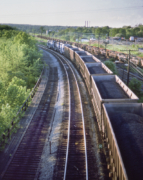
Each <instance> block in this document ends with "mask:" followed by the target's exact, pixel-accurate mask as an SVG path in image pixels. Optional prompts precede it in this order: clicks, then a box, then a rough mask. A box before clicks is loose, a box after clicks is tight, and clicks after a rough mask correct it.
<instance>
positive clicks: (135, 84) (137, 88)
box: [129, 78, 142, 97]
mask: <svg viewBox="0 0 143 180" xmlns="http://www.w3.org/2000/svg"><path fill="white" fill-rule="evenodd" d="M141 86H142V83H141V82H140V81H139V80H137V79H136V78H133V79H132V80H131V81H130V82H129V88H130V89H131V90H132V91H133V92H134V93H135V94H136V95H137V96H139V97H141V96H142V92H141Z"/></svg>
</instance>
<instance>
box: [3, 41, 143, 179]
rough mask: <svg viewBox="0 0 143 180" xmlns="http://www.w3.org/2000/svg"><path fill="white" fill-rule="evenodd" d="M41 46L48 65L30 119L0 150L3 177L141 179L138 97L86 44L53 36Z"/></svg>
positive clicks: (142, 121) (142, 157)
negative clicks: (81, 44) (78, 44)
mask: <svg viewBox="0 0 143 180" xmlns="http://www.w3.org/2000/svg"><path fill="white" fill-rule="evenodd" d="M39 48H40V49H42V51H43V60H44V61H45V63H46V64H47V65H48V66H45V68H44V72H43V76H42V80H41V83H40V85H39V88H38V90H37V92H36V94H35V96H34V98H35V99H33V102H32V103H33V106H29V110H27V115H26V116H27V117H28V121H27V122H25V119H27V117H26V116H25V117H24V118H25V119H24V118H23V119H22V120H21V126H22V127H21V128H20V129H19V130H18V132H17V133H16V134H14V135H12V137H11V140H9V144H7V145H6V148H5V150H3V151H2V152H1V153H0V157H1V166H0V174H1V176H0V178H1V179H8V180H10V179H11V180H16V179H17V180H18V179H19V180H22V179H24V180H26V179H30V180H32V179H40V180H42V179H55V180H60V179H64V180H70V179H73V180H75V179H79V180H80V179H82V180H84V179H85V180H88V179H89V180H93V179H103V180H106V179H107V180H108V179H109V180H110V179H112V180H135V179H138V180H141V179H142V178H143V172H142V169H143V164H142V162H143V155H142V152H143V146H142V140H143V136H142V132H143V126H142V124H143V113H142V104H141V103H137V102H138V97H137V96H136V95H135V94H134V93H133V92H132V91H131V90H130V89H129V88H128V87H127V85H126V84H125V83H124V82H123V81H122V80H121V79H120V78H119V77H118V76H117V75H113V72H112V71H111V70H110V69H108V68H107V67H106V66H105V65H104V64H103V63H102V62H101V61H100V59H98V58H97V57H95V56H94V55H93V54H91V53H90V52H87V51H85V49H83V48H81V47H77V46H75V45H72V44H68V43H66V42H63V41H59V40H52V39H49V41H48V43H47V47H46V46H43V45H40V46H39ZM30 109H31V111H30ZM28 112H29V113H30V112H31V115H30V117H29V114H28ZM17 136H18V137H19V138H16V137H17ZM11 149H12V150H11Z"/></svg>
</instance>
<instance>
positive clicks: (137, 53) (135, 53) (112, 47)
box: [92, 44, 143, 57]
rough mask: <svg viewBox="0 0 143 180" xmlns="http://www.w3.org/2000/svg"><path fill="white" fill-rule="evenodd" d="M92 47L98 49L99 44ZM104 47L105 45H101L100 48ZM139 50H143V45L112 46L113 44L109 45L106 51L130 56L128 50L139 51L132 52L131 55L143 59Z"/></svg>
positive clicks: (142, 54)
mask: <svg viewBox="0 0 143 180" xmlns="http://www.w3.org/2000/svg"><path fill="white" fill-rule="evenodd" d="M92 46H96V47H98V44H92ZM101 46H102V47H104V46H103V45H100V47H101ZM138 48H143V45H112V44H107V46H106V49H108V50H113V51H118V52H122V53H126V54H128V52H129V51H128V50H129V49H131V50H137V51H132V52H131V54H132V55H135V56H139V57H143V53H141V52H139V51H138ZM122 50H127V51H122Z"/></svg>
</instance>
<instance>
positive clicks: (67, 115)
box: [1, 47, 108, 180]
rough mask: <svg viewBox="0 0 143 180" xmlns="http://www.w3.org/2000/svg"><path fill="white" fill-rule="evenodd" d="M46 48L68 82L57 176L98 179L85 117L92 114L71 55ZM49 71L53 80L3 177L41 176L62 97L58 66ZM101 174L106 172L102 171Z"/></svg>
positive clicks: (10, 179)
mask: <svg viewBox="0 0 143 180" xmlns="http://www.w3.org/2000/svg"><path fill="white" fill-rule="evenodd" d="M42 48H43V47H42ZM45 50H46V51H48V52H50V53H51V54H53V55H54V56H55V57H56V59H57V60H58V61H59V63H60V67H61V69H62V73H63V80H64V84H65V85H64V93H65V95H64V97H65V98H64V104H63V113H62V116H63V121H62V128H61V129H62V132H61V139H60V145H59V148H58V152H57V162H56V166H55V169H54V173H53V179H56V180H57V179H58V180H60V179H62V180H63V179H64V180H70V179H78V180H80V179H82V180H84V179H86V180H88V179H96V178H98V177H99V176H98V174H100V173H98V172H97V171H98V170H99V166H98V165H96V166H98V167H96V168H95V164H96V163H97V162H96V163H95V160H94V152H92V151H91V149H92V146H93V145H92V144H91V138H90V136H89V129H87V128H86V127H85V119H84V114H86V116H85V117H86V119H87V116H89V115H88V114H87V112H84V113H83V109H84V110H85V109H86V108H83V107H82V100H81V95H80V90H79V86H78V82H77V80H76V75H75V72H74V70H73V68H72V67H71V65H70V63H69V62H68V61H67V59H66V58H64V57H63V56H62V55H59V54H58V53H56V52H54V51H52V50H49V49H47V48H46V49H45ZM49 74H50V76H49V80H48V83H47V86H46V89H45V92H44V94H43V97H42V99H41V102H40V104H39V106H38V109H37V111H36V113H35V114H34V116H33V119H32V121H31V123H30V125H29V127H28V128H27V130H26V132H25V133H24V134H23V137H22V139H21V141H20V143H19V145H18V146H17V148H16V150H15V152H14V154H13V157H12V158H11V160H10V161H9V163H8V165H7V166H6V168H5V170H4V171H3V173H2V176H1V178H2V179H8V180H27V179H30V180H32V179H39V174H38V168H39V163H40V160H41V155H42V152H43V148H44V145H45V139H46V137H47V134H48V133H49V132H48V131H51V119H52V118H53V114H54V108H55V106H56V101H57V99H58V71H57V68H56V67H54V68H50V72H49ZM80 86H81V85H80ZM49 127H50V128H49ZM85 129H86V131H85ZM86 144H87V145H86ZM97 164H98V163H97ZM99 164H100V163H99ZM95 169H96V170H95ZM97 169H98V170H97ZM100 169H102V167H100ZM99 171H100V170H99ZM101 174H103V173H102V172H101ZM103 179H104V178H103ZM105 179H106V178H105ZM107 179H108V178H107Z"/></svg>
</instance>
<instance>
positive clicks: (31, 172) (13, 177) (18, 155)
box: [2, 68, 58, 180]
mask: <svg viewBox="0 0 143 180" xmlns="http://www.w3.org/2000/svg"><path fill="white" fill-rule="evenodd" d="M57 88H58V74H57V70H56V68H51V70H50V77H49V80H48V83H47V86H46V88H45V92H44V94H43V97H42V99H41V101H40V104H39V106H38V109H37V111H36V113H35V114H34V116H33V118H32V120H31V122H30V124H29V126H28V128H27V130H26V132H25V133H24V134H23V137H22V139H21V141H20V143H19V145H18V147H17V148H16V150H15V152H14V155H13V157H12V159H11V161H10V162H9V164H8V165H7V167H6V169H5V171H4V172H3V174H2V179H8V180H17V179H18V180H22V179H23V180H28V179H29V180H32V179H34V178H35V175H36V172H37V169H38V165H39V162H40V159H41V155H42V151H43V147H44V145H45V139H46V136H47V129H48V127H49V126H50V119H51V118H52V116H53V111H54V106H55V103H56V99H57Z"/></svg>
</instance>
